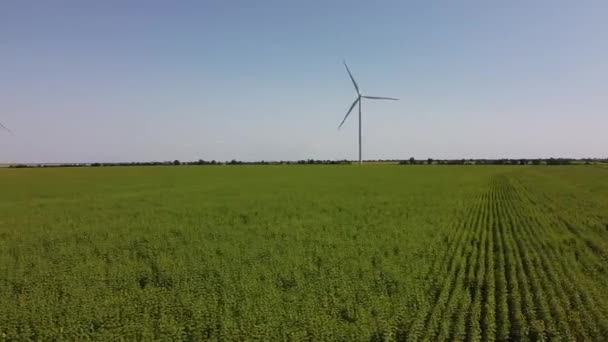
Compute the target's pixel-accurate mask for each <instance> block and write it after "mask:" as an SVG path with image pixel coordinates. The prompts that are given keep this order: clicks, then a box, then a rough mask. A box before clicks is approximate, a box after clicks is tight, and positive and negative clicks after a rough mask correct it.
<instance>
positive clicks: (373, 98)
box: [338, 62, 399, 165]
mask: <svg viewBox="0 0 608 342" xmlns="http://www.w3.org/2000/svg"><path fill="white" fill-rule="evenodd" d="M344 66H345V67H346V72H348V76H350V80H351V81H353V85H354V86H355V90H356V91H357V98H356V99H355V102H353V104H352V105H351V106H350V109H349V110H348V112H347V113H346V116H345V117H344V120H342V123H340V126H338V129H340V127H342V125H343V124H344V122H345V121H346V119H347V118H348V116H349V115H350V112H352V111H353V108H355V105H357V103H358V104H359V165H361V164H363V159H362V157H361V101H362V100H361V99H370V100H393V101H396V100H399V99H396V98H393V97H379V96H366V95H361V92H360V91H359V86H358V85H357V82H355V78H354V77H353V74H351V73H350V70H349V69H348V65H346V62H344Z"/></svg>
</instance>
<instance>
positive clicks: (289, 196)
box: [0, 165, 608, 341]
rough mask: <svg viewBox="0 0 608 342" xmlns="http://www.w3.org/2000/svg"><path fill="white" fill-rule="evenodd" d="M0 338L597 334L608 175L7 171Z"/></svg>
mask: <svg viewBox="0 0 608 342" xmlns="http://www.w3.org/2000/svg"><path fill="white" fill-rule="evenodd" d="M0 189H1V190H0V340H3V341H13V340H17V341H24V340H44V341H48V340H70V341H86V340H97V341H117V340H128V341H130V340H145V341H148V340H176V341H177V340H190V341H199V340H206V339H210V340H216V341H220V340H221V341H226V340H261V341H283V340H292V341H301V340H331V341H335V340H341V341H383V340H389V341H390V340H411V341H416V340H428V341H439V340H467V341H478V340H487V341H492V340H498V341H507V340H510V341H514V340H522V341H524V340H563V341H570V340H593V341H607V340H608V169H606V168H603V167H600V166H596V165H589V166H583V165H581V166H565V167H559V166H426V165H419V166H399V165H366V166H363V167H358V166H354V165H352V166H350V165H337V166H321V165H318V166H305V165H302V166H203V167H197V166H176V167H102V168H37V169H0Z"/></svg>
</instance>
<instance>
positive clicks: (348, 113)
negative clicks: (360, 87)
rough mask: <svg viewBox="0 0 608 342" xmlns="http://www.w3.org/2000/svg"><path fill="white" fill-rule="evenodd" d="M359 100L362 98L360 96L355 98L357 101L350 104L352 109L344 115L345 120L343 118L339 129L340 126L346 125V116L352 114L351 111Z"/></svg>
mask: <svg viewBox="0 0 608 342" xmlns="http://www.w3.org/2000/svg"><path fill="white" fill-rule="evenodd" d="M359 100H360V98H359V97H357V99H356V100H355V102H353V104H352V105H351V106H350V109H349V110H348V112H347V113H346V116H345V117H344V120H342V122H341V123H340V126H338V129H340V127H342V125H344V122H345V121H346V118H348V116H349V115H350V112H352V111H353V108H355V106H356V105H357V102H359Z"/></svg>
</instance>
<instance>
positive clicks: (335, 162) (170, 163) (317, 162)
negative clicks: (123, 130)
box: [9, 159, 352, 169]
mask: <svg viewBox="0 0 608 342" xmlns="http://www.w3.org/2000/svg"><path fill="white" fill-rule="evenodd" d="M351 163H352V162H351V161H350V160H346V159H344V160H320V159H303V160H279V161H266V160H260V161H242V160H236V159H232V160H229V161H216V160H203V159H199V160H196V161H184V162H182V161H179V160H177V159H176V160H173V161H162V162H157V161H153V162H123V163H57V164H12V165H9V168H16V169H21V168H39V167H42V168H48V167H104V166H178V165H292V164H298V165H312V164H314V165H348V164H351Z"/></svg>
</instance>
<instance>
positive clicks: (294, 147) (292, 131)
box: [0, 1, 608, 162]
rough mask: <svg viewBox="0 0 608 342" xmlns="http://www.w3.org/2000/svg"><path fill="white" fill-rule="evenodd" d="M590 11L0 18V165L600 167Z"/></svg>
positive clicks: (153, 8) (1, 13)
mask: <svg viewBox="0 0 608 342" xmlns="http://www.w3.org/2000/svg"><path fill="white" fill-rule="evenodd" d="M606 18H608V2H605V1H595V2H594V1H505V2H494V1H458V2H456V1H449V2H448V1H444V2H429V1H419V2H409V1H407V2H406V1H385V2H370V1H362V2H359V1H331V2H325V1H306V2H305V1H299V2H295V1H259V2H253V1H192V2H187V1H178V2H171V1H95V2H94V1H2V2H0V122H2V123H4V124H5V125H6V126H8V127H10V128H11V129H12V130H13V131H14V133H15V134H14V135H10V134H7V133H6V132H2V131H0V162H89V161H144V160H172V159H180V160H195V159H198V158H203V159H217V160H230V159H233V158H234V159H241V160H261V159H264V160H278V159H292V160H293V159H303V158H321V159H343V158H348V159H355V158H356V157H357V121H356V120H355V119H356V117H355V116H353V117H352V118H349V121H348V122H347V123H346V124H345V126H344V127H343V128H342V129H341V130H337V126H338V124H339V123H340V121H341V120H342V118H343V116H344V114H345V113H346V110H347V109H348V106H349V105H350V103H352V101H353V100H354V97H355V92H354V89H353V88H352V85H351V84H350V81H349V79H348V75H347V74H346V71H345V70H344V67H343V65H342V64H341V63H342V60H343V59H346V60H347V62H348V63H349V65H350V67H351V70H352V72H353V74H354V76H355V78H356V79H357V81H358V83H359V85H360V86H361V88H362V89H363V90H364V92H366V93H368V94H369V95H379V96H393V97H399V98H400V99H401V101H398V102H390V101H386V102H365V103H364V104H363V132H364V146H363V152H364V158H369V159H376V158H409V157H411V156H414V157H416V158H428V157H432V158H504V157H512V158H519V157H529V158H532V157H550V156H572V157H587V156H590V157H608V153H607V147H608V134H607V133H606V128H607V127H608V115H607V114H606V109H607V108H608V94H607V92H606V90H607V86H606V80H607V79H608V20H606Z"/></svg>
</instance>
